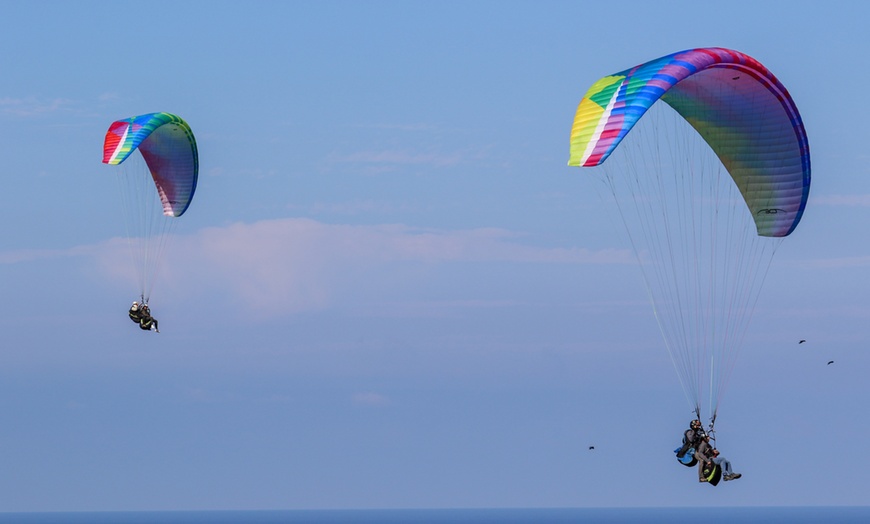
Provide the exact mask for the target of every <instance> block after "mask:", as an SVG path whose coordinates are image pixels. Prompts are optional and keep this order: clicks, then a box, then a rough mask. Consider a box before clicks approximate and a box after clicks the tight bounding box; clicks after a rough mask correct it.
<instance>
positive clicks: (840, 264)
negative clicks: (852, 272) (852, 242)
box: [798, 256, 870, 269]
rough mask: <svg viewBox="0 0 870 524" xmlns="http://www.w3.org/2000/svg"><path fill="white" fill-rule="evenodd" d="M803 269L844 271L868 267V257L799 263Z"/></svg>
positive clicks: (869, 264) (822, 259)
mask: <svg viewBox="0 0 870 524" xmlns="http://www.w3.org/2000/svg"><path fill="white" fill-rule="evenodd" d="M798 265H799V266H800V267H802V268H804V269H844V268H855V267H867V266H870V256H860V257H840V258H819V259H815V260H806V261H802V262H799V263H798Z"/></svg>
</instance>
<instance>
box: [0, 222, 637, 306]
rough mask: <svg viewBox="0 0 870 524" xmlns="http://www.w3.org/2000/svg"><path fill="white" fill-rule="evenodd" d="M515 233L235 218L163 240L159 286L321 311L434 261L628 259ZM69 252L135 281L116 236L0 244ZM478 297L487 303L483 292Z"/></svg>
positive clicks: (15, 256) (1, 259)
mask: <svg viewBox="0 0 870 524" xmlns="http://www.w3.org/2000/svg"><path fill="white" fill-rule="evenodd" d="M519 239H520V235H518V234H516V233H514V232H511V231H508V230H505V229H498V228H480V229H468V230H439V229H423V228H413V227H409V226H405V225H400V224H391V225H373V226H371V225H346V224H326V223H322V222H318V221H315V220H310V219H298V218H288V219H279V220H264V221H260V222H255V223H251V224H246V223H236V224H232V225H229V226H226V227H211V228H206V229H203V230H200V231H198V232H196V233H194V234H191V235H184V236H177V237H175V238H173V239H171V241H170V248H169V250H168V252H167V253H166V259H165V262H166V263H164V264H163V266H162V268H161V270H160V278H159V283H158V285H159V287H160V288H164V289H175V290H178V292H179V293H183V294H184V295H186V296H193V297H196V296H201V295H204V294H208V293H212V292H215V291H217V292H220V293H225V294H227V295H229V296H230V298H231V299H232V300H234V301H240V302H241V303H242V304H243V305H244V306H245V308H246V309H248V310H251V311H254V312H256V314H258V315H263V316H269V315H270V314H271V313H270V312H272V311H274V312H276V313H277V312H279V311H280V312H281V313H282V314H286V313H288V312H301V311H316V310H321V309H324V308H327V307H330V306H331V305H333V304H334V303H336V301H337V300H340V296H341V295H342V294H345V295H346V293H347V292H348V290H353V289H359V288H360V286H365V285H367V284H368V283H369V282H371V281H372V280H373V279H379V280H378V281H379V282H390V281H391V280H394V275H395V273H398V272H403V271H404V272H405V273H409V272H410V273H412V274H413V275H414V278H421V279H424V278H427V276H428V274H427V273H426V271H429V270H431V269H432V268H434V267H437V266H439V265H443V264H451V263H460V262H466V263H468V262H471V263H474V262H486V263H488V262H513V263H530V264H633V263H635V259H634V257H633V256H632V254H631V252H629V251H627V250H617V249H609V250H602V251H590V250H588V249H583V248H565V247H557V248H550V247H538V246H530V245H527V244H523V243H520V242H519ZM70 256H88V257H94V258H96V259H97V263H98V268H99V269H95V270H94V271H95V272H96V271H99V274H100V275H102V276H105V277H107V278H108V279H110V280H116V281H118V282H123V283H124V284H125V285H129V283H130V282H135V281H136V280H135V275H133V269H132V267H131V266H132V265H131V263H130V260H129V256H130V252H129V247H128V244H127V242H126V240H125V239H121V238H115V239H111V240H109V241H106V242H105V243H102V244H99V245H90V246H79V247H75V248H71V249H67V250H32V251H10V252H5V253H4V252H0V263H6V264H12V263H18V262H26V261H31V260H37V259H46V258H57V257H70ZM421 271H422V273H421ZM397 285H403V284H397ZM394 287H395V286H394ZM337 297H338V298H337ZM472 303H474V301H472ZM496 303H497V304H501V305H504V304H505V302H498V301H497V302H496ZM478 304H482V305H484V306H486V307H492V306H493V303H492V302H489V301H486V300H484V301H483V302H478Z"/></svg>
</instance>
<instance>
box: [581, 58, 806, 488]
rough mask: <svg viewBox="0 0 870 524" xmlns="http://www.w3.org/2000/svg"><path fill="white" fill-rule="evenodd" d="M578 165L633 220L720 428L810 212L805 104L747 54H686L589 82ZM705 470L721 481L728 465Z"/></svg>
mask: <svg viewBox="0 0 870 524" xmlns="http://www.w3.org/2000/svg"><path fill="white" fill-rule="evenodd" d="M608 160H609V161H608ZM605 161H607V162H605ZM568 164H569V165H572V166H579V167H584V168H589V169H588V171H589V172H590V173H591V174H593V176H594V178H595V179H596V180H598V181H599V182H600V183H601V185H600V186H599V187H601V189H602V190H603V191H602V192H603V193H604V194H606V195H608V197H610V196H612V197H613V199H614V200H615V203H616V208H615V212H614V213H613V214H612V215H610V216H604V217H603V218H602V219H603V220H615V221H620V222H622V223H623V225H624V228H625V231H626V232H627V233H628V241H629V244H630V245H631V247H632V251H633V252H634V254H635V257H636V260H637V263H638V265H639V266H640V269H641V273H642V276H643V281H644V283H645V285H646V290H647V293H648V295H649V298H650V301H651V303H652V306H653V312H654V314H655V318H656V320H657V322H658V324H659V328H660V330H661V333H662V338H663V340H664V342H665V347H666V349H667V350H668V353H669V355H670V357H671V360H672V362H673V365H674V368H675V369H676V371H677V376H678V377H679V380H680V383H681V385H682V387H683V390H684V392H685V394H686V398H687V401H688V402H689V405H690V407H691V409H692V412H693V413H694V414H695V417H696V418H697V419H701V418H702V417H701V414H702V411H706V413H707V414H708V416H709V423H708V430H707V434H709V435H710V436H711V437H712V436H713V435H714V433H713V430H714V425H715V422H716V416H717V414H718V409H719V405H720V400H721V397H722V395H723V394H724V392H725V389H726V387H727V385H728V379H729V377H730V373H731V371H732V369H733V367H734V363H735V361H736V357H737V355H738V353H739V352H740V349H741V347H742V346H743V342H744V338H745V335H746V332H747V328H748V325H749V320H750V318H751V317H752V313H753V311H754V309H755V306H756V303H757V301H758V297H759V293H760V290H761V287H762V285H763V283H764V280H765V277H766V275H767V273H768V269H769V267H770V265H771V261H772V258H773V255H774V253H775V252H776V249H777V247H778V246H779V245H780V243H781V241H782V239H783V238H785V237H786V236H788V235H789V234H791V233H792V232H793V231H794V230H795V228H796V227H797V225H798V223H799V222H800V220H801V217H802V215H803V212H804V209H805V207H806V203H807V198H808V195H809V188H810V153H809V144H808V140H807V135H806V131H805V129H804V126H803V123H802V120H801V117H800V114H799V112H798V109H797V106H796V105H795V103H794V101H793V100H792V98H791V96H790V95H789V93H788V91H787V90H786V88H785V87H784V86H783V85H782V83H781V82H780V81H779V80H778V79H777V78H776V77H775V76H774V75H773V73H771V72H770V71H769V70H768V69H767V68H766V67H764V66H763V65H762V64H761V63H760V62H758V61H757V60H755V59H753V58H752V57H750V56H748V55H746V54H743V53H741V52H739V51H734V50H730V49H724V48H697V49H689V50H685V51H680V52H677V53H674V54H670V55H667V56H664V57H661V58H658V59H656V60H652V61H650V62H647V63H644V64H641V65H638V66H635V67H632V68H630V69H626V70H624V71H620V72H618V73H615V74H613V75H608V76H605V77H603V78H601V79H600V80H598V81H597V82H595V83H594V84H593V85H592V87H590V88H589V90H588V91H587V92H586V94H585V95H584V96H583V98H582V100H581V101H580V104H579V106H578V108H577V112H576V115H575V118H574V123H573V126H572V130H571V149H570V159H569V162H568ZM802 342H803V341H802ZM704 400H706V401H708V404H706V406H707V407H706V409H704V410H702V401H704ZM681 450H682V448H678V450H677V451H681ZM686 451H688V449H687V450H685V451H683V452H684V453H685V452H686ZM695 453H697V450H696V451H695ZM684 460H685V461H686V462H690V460H686V457H685V455H684V456H683V457H682V458H680V461H681V462H683V461H684ZM684 463H685V462H684ZM713 469H714V470H717V469H719V468H715V467H714V468H713ZM719 471H720V474H721V470H719ZM708 473H709V472H708ZM700 474H701V478H707V477H709V478H708V481H710V483H711V484H714V485H715V482H712V480H714V479H716V476H715V471H713V473H712V474H713V476H709V475H705V474H704V471H703V470H702V471H701V472H700ZM717 482H718V480H717Z"/></svg>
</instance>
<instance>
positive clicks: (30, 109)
mask: <svg viewBox="0 0 870 524" xmlns="http://www.w3.org/2000/svg"><path fill="white" fill-rule="evenodd" d="M71 108H72V101H71V100H68V99H65V98H51V99H42V98H37V97H32V96H31V97H26V98H10V97H5V98H0V112H3V113H7V114H11V115H15V116H21V117H31V116H40V115H45V114H49V113H54V112H56V111H61V110H67V109H71Z"/></svg>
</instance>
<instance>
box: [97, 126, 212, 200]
mask: <svg viewBox="0 0 870 524" xmlns="http://www.w3.org/2000/svg"><path fill="white" fill-rule="evenodd" d="M137 149H138V150H139V152H140V153H142V157H143V158H144V159H145V163H146V164H147V165H148V169H149V170H150V171H151V176H152V177H153V178H154V184H155V185H156V186H157V193H158V195H159V196H160V201H161V202H162V203H163V214H164V215H166V216H172V217H180V216H181V215H183V214H184V212H185V211H187V208H188V206H190V202H191V200H192V199H193V194H194V192H195V191H196V181H197V178H198V176H199V155H198V152H197V149H196V140H195V139H194V137H193V132H192V131H191V130H190V126H188V125H187V122H185V121H184V120H183V119H182V118H181V117H179V116H176V115H173V114H171V113H149V114H147V115H140V116H134V117H130V118H125V119H124V120H118V121H116V122H113V123H112V125H111V126H109V130H108V132H106V138H105V141H104V143H103V163H104V164H110V165H117V164H120V163H122V162H124V160H126V159H127V157H129V156H130V154H132V153H133V152H134V151H136V150H137Z"/></svg>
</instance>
